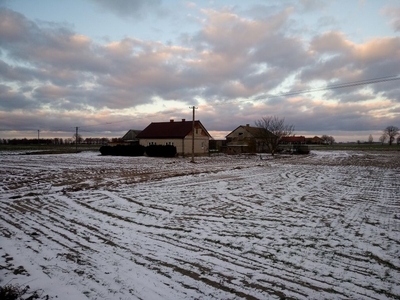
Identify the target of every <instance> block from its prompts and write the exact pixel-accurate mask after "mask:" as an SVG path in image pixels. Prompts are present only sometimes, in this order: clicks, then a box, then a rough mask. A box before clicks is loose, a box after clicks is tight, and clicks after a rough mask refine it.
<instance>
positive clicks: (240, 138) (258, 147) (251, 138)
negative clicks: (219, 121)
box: [226, 124, 273, 154]
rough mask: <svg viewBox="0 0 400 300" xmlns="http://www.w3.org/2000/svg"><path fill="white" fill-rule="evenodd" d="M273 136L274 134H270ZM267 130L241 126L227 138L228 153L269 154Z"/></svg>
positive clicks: (247, 125)
mask: <svg viewBox="0 0 400 300" xmlns="http://www.w3.org/2000/svg"><path fill="white" fill-rule="evenodd" d="M269 134H270V135H272V136H273V134H272V133H270V132H269ZM265 139H266V137H265V129H264V128H259V127H253V126H250V125H249V124H246V126H244V125H240V126H239V127H237V128H236V129H235V130H233V131H232V132H231V133H229V134H228V135H227V136H226V153H227V154H240V153H260V152H267V150H268V149H267V147H266V140H265Z"/></svg>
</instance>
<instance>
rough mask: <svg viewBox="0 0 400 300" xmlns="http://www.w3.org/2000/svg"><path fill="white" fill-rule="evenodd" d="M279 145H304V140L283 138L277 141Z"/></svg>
mask: <svg viewBox="0 0 400 300" xmlns="http://www.w3.org/2000/svg"><path fill="white" fill-rule="evenodd" d="M279 143H280V144H291V145H298V144H305V143H306V138H305V137H304V136H302V135H301V136H294V135H293V136H283V137H282V138H281V140H280V141H279Z"/></svg>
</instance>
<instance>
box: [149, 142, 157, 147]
mask: <svg viewBox="0 0 400 300" xmlns="http://www.w3.org/2000/svg"><path fill="white" fill-rule="evenodd" d="M151 145H157V143H156V142H149V146H151Z"/></svg>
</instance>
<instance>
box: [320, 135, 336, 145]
mask: <svg viewBox="0 0 400 300" xmlns="http://www.w3.org/2000/svg"><path fill="white" fill-rule="evenodd" d="M321 139H322V140H323V141H324V143H325V144H328V145H333V143H334V142H335V138H334V137H333V136H331V135H326V134H324V135H323V136H321Z"/></svg>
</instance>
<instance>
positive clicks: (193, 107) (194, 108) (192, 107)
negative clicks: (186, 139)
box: [189, 105, 197, 163]
mask: <svg viewBox="0 0 400 300" xmlns="http://www.w3.org/2000/svg"><path fill="white" fill-rule="evenodd" d="M189 108H191V109H193V119H192V160H191V161H190V162H192V163H194V120H195V115H194V112H195V110H196V109H197V107H196V106H194V105H193V106H191V107H189Z"/></svg>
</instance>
